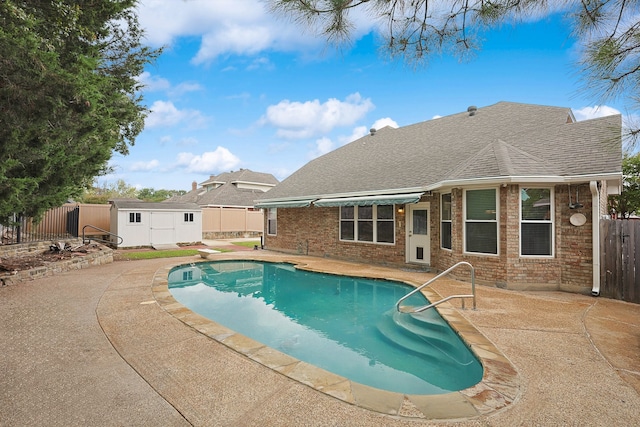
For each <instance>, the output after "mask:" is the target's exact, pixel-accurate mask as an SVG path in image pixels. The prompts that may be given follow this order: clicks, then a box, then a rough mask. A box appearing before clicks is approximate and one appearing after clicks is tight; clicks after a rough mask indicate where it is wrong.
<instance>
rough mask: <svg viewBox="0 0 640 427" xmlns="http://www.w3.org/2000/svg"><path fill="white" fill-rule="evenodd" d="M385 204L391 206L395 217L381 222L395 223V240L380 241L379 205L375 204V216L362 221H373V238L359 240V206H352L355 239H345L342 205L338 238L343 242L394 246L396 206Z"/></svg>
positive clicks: (394, 226) (394, 227)
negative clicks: (343, 236)
mask: <svg viewBox="0 0 640 427" xmlns="http://www.w3.org/2000/svg"><path fill="white" fill-rule="evenodd" d="M383 206H391V207H392V211H393V219H383V220H381V222H392V223H393V242H378V227H377V225H378V205H373V206H372V207H373V214H372V215H373V218H372V219H371V220H364V219H363V220H362V221H373V240H372V241H369V240H358V208H359V206H352V207H353V208H354V209H353V240H345V239H343V238H342V221H343V220H342V207H340V209H339V210H338V222H339V227H338V239H339V240H340V241H341V242H349V243H364V244H370V245H386V246H394V245H395V244H396V207H395V205H383ZM345 221H351V220H345Z"/></svg>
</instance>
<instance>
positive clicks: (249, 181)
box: [163, 169, 278, 207]
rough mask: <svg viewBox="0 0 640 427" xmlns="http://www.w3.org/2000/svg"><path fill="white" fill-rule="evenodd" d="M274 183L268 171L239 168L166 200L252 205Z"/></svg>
mask: <svg viewBox="0 0 640 427" xmlns="http://www.w3.org/2000/svg"><path fill="white" fill-rule="evenodd" d="M276 184H278V180H277V179H276V178H275V177H274V176H273V175H271V174H269V173H262V172H254V171H251V170H249V169H240V170H239V171H235V172H224V173H222V174H220V175H217V176H214V175H212V176H211V177H210V178H209V179H208V180H206V181H204V182H202V183H200V188H195V189H193V190H191V191H190V192H188V193H187V194H185V195H183V196H176V197H172V198H171V199H169V200H168V201H167V202H175V201H180V202H189V203H196V204H198V205H200V206H239V207H253V205H254V203H253V201H254V200H255V199H256V198H258V197H259V196H261V195H262V194H264V192H265V191H267V190H270V189H271V188H273V187H275V185H276ZM194 185H195V184H194ZM167 202H163V203H167Z"/></svg>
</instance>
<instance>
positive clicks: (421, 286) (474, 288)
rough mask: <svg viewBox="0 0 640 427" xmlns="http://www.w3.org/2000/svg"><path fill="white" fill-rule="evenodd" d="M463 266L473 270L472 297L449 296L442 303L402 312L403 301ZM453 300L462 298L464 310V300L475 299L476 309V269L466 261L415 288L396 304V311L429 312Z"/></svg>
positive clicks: (438, 302)
mask: <svg viewBox="0 0 640 427" xmlns="http://www.w3.org/2000/svg"><path fill="white" fill-rule="evenodd" d="M461 265H466V266H468V267H469V268H470V269H471V295H451V296H448V297H446V298H443V299H441V300H440V301H437V302H434V303H432V304H428V305H424V306H422V307H417V308H414V307H409V308H411V309H412V310H410V311H406V310H401V309H400V303H402V301H404V300H406V299H407V298H409V297H410V296H411V295H413V294H415V293H416V292H420V290H422V288H424V287H425V286H429V285H430V284H431V283H433V282H435V281H436V280H438V279H439V278H441V277H443V276H446V275H447V274H449V273H451V272H452V271H453V270H455V269H456V268H458V267H460V266H461ZM453 298H462V308H463V309H464V299H465V298H473V309H474V310H475V309H476V272H475V269H474V268H473V266H472V265H471V264H469V263H468V262H466V261H460V262H459V263H457V264H455V265H453V266H452V267H449V268H448V269H446V270H445V271H443V272H442V273H440V274H438V275H437V276H436V277H434V278H433V279H431V280H429V281H428V282H425V283H423V284H422V285H420V286H419V287H417V288H415V289H414V290H412V291H411V292H409V293H408V294H406V295H405V296H403V297H402V298H400V299H399V300H398V302H397V303H396V310H398V311H402V312H405V313H406V312H408V313H418V312H420V311H424V310H427V309H429V308H433V307H435V306H436V305H438V304H442V303H443V302H445V301H449V300H450V299H453Z"/></svg>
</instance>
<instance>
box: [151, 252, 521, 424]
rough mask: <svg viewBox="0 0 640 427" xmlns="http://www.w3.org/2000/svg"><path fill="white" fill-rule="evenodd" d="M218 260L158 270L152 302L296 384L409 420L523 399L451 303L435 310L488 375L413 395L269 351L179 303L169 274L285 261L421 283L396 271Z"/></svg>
mask: <svg viewBox="0 0 640 427" xmlns="http://www.w3.org/2000/svg"><path fill="white" fill-rule="evenodd" d="M214 256H215V259H211V258H208V259H202V260H198V261H195V262H184V261H181V262H176V263H172V264H170V265H167V266H164V267H161V268H159V269H158V270H157V271H156V272H155V274H154V278H153V282H152V284H151V287H152V292H153V296H154V299H155V300H156V302H157V303H158V305H159V306H160V307H161V308H162V309H163V310H164V311H165V312H167V313H168V314H170V315H171V316H173V317H174V318H176V319H178V320H180V321H181V322H183V323H184V324H185V325H187V326H189V327H191V328H192V329H194V330H196V331H198V332H199V333H201V334H203V335H205V336H207V337H208V338H210V339H212V340H215V341H217V342H219V343H221V344H223V345H225V346H226V347H228V348H230V349H232V350H234V351H235V352H237V353H240V354H242V355H244V356H245V357H247V358H249V359H251V360H253V361H255V362H257V363H259V364H261V365H263V366H265V367H267V368H269V369H271V370H273V371H276V372H279V373H280V374H282V375H284V376H286V377H288V378H290V379H292V380H294V381H296V382H298V383H301V384H304V385H306V386H309V387H311V388H313V389H315V390H317V391H319V392H321V393H324V394H326V395H328V396H331V397H334V398H336V399H339V400H341V401H343V402H346V403H348V404H351V405H355V406H358V407H361V408H365V409H368V410H371V411H374V412H378V413H382V414H387V415H392V416H398V417H402V418H409V419H411V418H414V419H415V418H417V419H442V420H444V419H447V420H451V419H469V418H474V417H478V416H481V415H489V414H491V413H494V412H497V411H501V410H504V409H507V408H508V407H510V405H511V404H513V403H515V402H516V401H517V400H518V399H519V397H520V394H521V386H520V384H521V382H520V378H519V374H518V372H517V370H516V369H515V368H514V366H513V365H512V363H511V362H510V361H509V360H508V359H507V358H506V357H505V356H504V355H503V354H502V352H501V351H500V350H498V349H497V348H496V346H495V345H494V344H493V343H492V342H491V341H490V340H489V339H487V338H486V337H485V336H484V335H483V334H481V333H480V332H479V331H478V330H477V329H476V328H475V326H473V325H472V324H471V323H470V322H469V321H468V320H467V319H465V318H464V317H463V316H462V315H461V314H460V312H459V311H458V309H456V308H455V307H454V306H453V305H452V304H450V303H449V302H445V303H442V304H440V305H439V306H437V307H436V309H437V310H438V312H439V313H440V315H441V316H442V317H443V318H444V319H445V320H446V321H447V322H448V323H449V324H450V325H451V327H452V328H453V329H454V330H455V331H456V332H457V333H458V335H459V336H460V337H461V338H462V340H463V341H464V342H465V343H466V344H467V345H468V346H469V347H470V349H471V351H472V352H473V353H474V354H475V355H476V356H477V357H478V359H479V360H480V363H481V364H482V367H483V371H484V372H483V377H482V380H481V381H480V382H479V383H477V384H476V385H474V386H473V387H470V388H467V389H464V390H461V391H456V392H451V393H445V394H437V395H412V394H403V393H397V392H390V391H386V390H380V389H377V388H374V387H370V386H366V385H363V384H360V383H357V382H355V381H351V380H349V379H348V378H345V377H342V376H340V375H337V374H334V373H331V372H328V371H326V370H324V369H321V368H318V367H316V366H314V365H311V364H309V363H307V362H303V361H300V360H298V359H296V358H294V357H292V356H289V355H287V354H285V353H282V352H280V351H278V350H276V349H273V348H271V347H268V346H266V345H265V344H262V343H260V342H258V341H255V340H253V339H251V338H248V337H246V336H245V335H242V334H240V333H237V332H235V331H233V330H231V329H229V328H227V327H225V326H223V325H220V324H218V323H216V322H214V321H212V320H210V319H208V318H206V317H204V316H202V315H199V314H196V313H194V312H193V311H191V310H190V309H188V308H187V307H185V306H184V305H182V304H181V303H179V302H178V301H177V300H176V299H175V298H174V297H173V295H172V294H171V292H170V291H169V288H168V275H169V272H170V271H171V270H172V269H173V268H175V267H177V266H180V265H189V264H193V265H195V264H198V263H201V262H208V261H214V260H220V261H222V260H236V261H242V260H244V261H265V262H285V263H290V264H292V265H294V266H295V267H296V268H298V269H301V270H306V271H314V272H318V273H327V274H340V275H344V276H351V277H362V278H371V279H385V280H392V281H397V282H402V283H406V284H408V285H410V286H413V287H417V286H419V285H421V284H422V283H418V282H416V281H413V280H407V279H406V278H402V277H401V276H402V275H398V276H394V270H393V269H391V268H374V267H371V268H370V269H367V271H366V272H358V273H349V272H344V271H340V272H336V271H335V270H334V271H331V269H328V268H326V267H324V268H323V267H322V264H323V263H322V261H323V260H319V262H314V260H312V259H309V258H306V257H305V258H304V259H302V257H296V256H281V257H278V259H277V260H274V259H273V258H272V257H268V256H261V255H260V253H256V254H254V253H251V256H248V255H247V254H244V255H243V256H241V257H238V256H237V255H236V256H234V255H226V256H225V255H224V254H216V255H214ZM421 292H422V293H423V294H424V295H425V296H426V297H427V299H428V300H429V301H438V300H440V299H442V296H441V295H440V294H438V293H437V292H436V291H434V290H433V289H430V288H429V287H426V288H424V289H423V290H422V291H421Z"/></svg>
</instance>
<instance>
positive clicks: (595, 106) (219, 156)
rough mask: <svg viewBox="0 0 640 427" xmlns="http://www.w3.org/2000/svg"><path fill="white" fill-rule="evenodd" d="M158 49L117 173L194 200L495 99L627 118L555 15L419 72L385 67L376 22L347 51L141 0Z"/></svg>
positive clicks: (284, 30) (275, 22)
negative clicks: (219, 186) (247, 173)
mask: <svg viewBox="0 0 640 427" xmlns="http://www.w3.org/2000/svg"><path fill="white" fill-rule="evenodd" d="M138 9H139V17H140V22H141V25H142V26H143V27H144V28H145V30H146V34H147V43H148V44H150V45H151V46H154V47H158V46H165V51H164V53H163V54H162V56H161V57H160V58H159V60H158V61H157V62H156V63H155V64H154V65H152V66H149V67H148V68H147V70H146V71H145V73H144V74H143V75H142V76H140V80H141V81H142V82H143V83H144V84H145V85H146V87H145V89H144V91H143V96H144V101H145V104H146V105H147V106H148V107H149V108H150V109H151V110H152V112H151V114H150V115H149V117H148V118H147V121H146V127H145V130H144V131H143V132H142V133H141V134H140V135H139V137H138V138H137V140H136V144H135V145H134V146H133V147H131V148H130V154H129V155H128V156H121V155H115V156H114V158H113V159H112V161H111V166H112V167H113V168H114V173H113V174H110V175H107V176H104V177H101V178H100V179H99V183H100V184H105V183H113V182H115V181H116V180H118V179H123V180H124V181H125V182H126V183H127V184H129V185H133V186H136V187H139V188H144V187H152V188H155V189H172V190H181V189H182V190H189V189H191V183H192V182H193V181H196V182H198V183H200V182H203V181H204V180H206V179H207V178H208V177H209V176H210V175H217V174H219V173H222V172H226V171H231V170H238V169H239V168H246V169H251V170H254V171H258V172H268V173H272V174H273V175H274V176H276V178H278V179H280V180H282V179H284V178H286V177H287V176H288V175H290V174H291V173H293V172H294V171H295V170H296V169H298V168H300V167H301V166H303V165H304V164H305V163H306V162H308V161H309V160H311V159H313V158H315V157H317V156H319V155H322V154H324V153H326V152H328V151H330V150H332V149H335V148H337V147H339V146H341V145H343V144H346V143H348V142H350V141H353V140H354V139H357V138H358V137H361V136H363V135H365V134H366V133H368V130H369V129H370V128H371V127H377V128H379V127H383V126H385V125H390V126H395V127H397V126H405V125H409V124H412V123H416V122H420V121H424V120H430V119H433V118H435V117H439V116H445V115H449V114H454V113H459V112H462V111H466V109H467V107H468V106H470V105H476V106H478V107H482V106H487V105H491V104H494V103H496V102H499V101H512V102H522V103H532V104H542V105H554V106H563V107H569V108H572V109H573V111H574V114H575V115H576V117H577V118H578V119H579V120H580V119H586V118H591V117H595V116H601V115H606V114H612V113H618V112H623V113H627V111H626V110H625V109H624V106H623V105H622V104H621V103H616V102H609V103H608V104H606V105H600V104H599V103H598V100H597V99H594V97H593V96H592V95H591V94H587V93H584V92H581V91H580V88H581V81H580V76H579V74H578V71H577V70H578V68H577V66H576V63H577V61H578V59H579V53H578V52H579V51H578V49H577V47H576V41H575V40H573V39H572V38H571V36H570V31H569V26H568V24H567V23H566V22H565V21H563V19H562V17H561V16H560V15H552V16H547V17H540V18H539V19H538V20H535V21H534V20H532V21H531V22H528V23H524V24H519V25H517V26H504V27H502V28H500V29H499V30H495V31H491V32H489V33H486V34H485V35H484V36H483V38H484V43H483V46H482V48H481V50H480V51H479V52H478V53H477V54H476V55H475V57H474V58H473V59H471V60H470V61H465V62H460V61H458V59H457V58H454V57H451V56H441V57H434V58H433V59H432V60H431V62H430V64H429V66H428V67H425V68H419V69H413V68H410V67H408V66H406V65H404V64H403V63H401V62H390V61H389V60H387V59H385V58H384V57H383V56H381V55H380V54H379V52H378V47H377V45H376V42H375V37H374V35H373V31H372V23H370V22H368V21H367V20H365V19H363V18H362V17H356V21H357V22H358V23H359V25H358V27H357V29H356V31H355V33H354V37H355V39H354V41H353V43H352V44H351V46H350V47H346V48H343V49H341V50H340V51H338V50H336V49H334V48H333V47H330V46H327V44H326V42H325V41H324V40H322V39H319V38H314V37H313V36H312V34H310V33H308V32H305V31H303V29H302V28H301V27H297V26H296V25H294V24H292V23H290V22H288V21H286V20H282V19H278V18H276V17H274V16H272V15H269V14H268V13H267V12H266V11H265V10H264V8H263V5H262V3H261V2H260V1H259V0H215V1H212V0H183V1H178V0H142V1H141V2H140V5H139V8H138Z"/></svg>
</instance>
